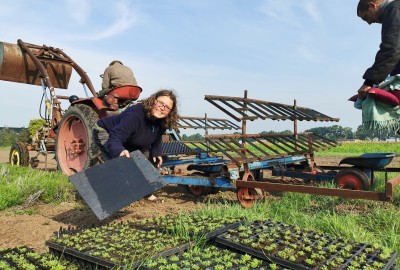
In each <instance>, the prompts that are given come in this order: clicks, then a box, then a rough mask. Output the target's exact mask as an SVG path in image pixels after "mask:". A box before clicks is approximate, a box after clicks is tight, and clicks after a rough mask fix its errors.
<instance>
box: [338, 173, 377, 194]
mask: <svg viewBox="0 0 400 270" xmlns="http://www.w3.org/2000/svg"><path fill="white" fill-rule="evenodd" d="M335 183H336V185H337V186H338V187H340V188H344V189H352V190H368V189H369V186H370V183H369V178H368V176H367V175H366V174H365V173H364V172H363V171H361V170H360V169H357V168H346V169H342V170H340V171H339V172H338V173H337V174H336V175H335Z"/></svg>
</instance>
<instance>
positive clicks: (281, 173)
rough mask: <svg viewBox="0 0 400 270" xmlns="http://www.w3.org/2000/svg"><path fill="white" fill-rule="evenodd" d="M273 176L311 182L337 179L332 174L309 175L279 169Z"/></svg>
mask: <svg viewBox="0 0 400 270" xmlns="http://www.w3.org/2000/svg"><path fill="white" fill-rule="evenodd" d="M272 175H273V176H287V177H293V178H301V179H305V180H309V181H331V180H333V179H334V178H335V175H336V173H335V174H332V173H317V174H312V173H307V172H303V171H300V170H287V169H284V170H281V169H279V168H277V169H273V170H272Z"/></svg>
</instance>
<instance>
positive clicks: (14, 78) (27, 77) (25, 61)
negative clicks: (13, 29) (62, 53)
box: [0, 42, 72, 89]
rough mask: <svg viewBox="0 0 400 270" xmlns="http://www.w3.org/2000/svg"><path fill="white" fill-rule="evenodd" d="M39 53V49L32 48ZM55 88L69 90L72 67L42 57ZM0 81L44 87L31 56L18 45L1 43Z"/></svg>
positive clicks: (65, 63) (41, 59)
mask: <svg viewBox="0 0 400 270" xmlns="http://www.w3.org/2000/svg"><path fill="white" fill-rule="evenodd" d="M31 50H32V51H33V52H34V53H38V52H39V49H38V48H31ZM40 61H41V62H42V64H43V65H44V67H45V68H46V70H47V73H48V76H49V80H50V81H51V82H52V85H53V87H55V88H61V89H67V88H68V83H69V80H70V78H71V73H72V67H71V65H70V64H69V63H67V62H61V61H57V60H55V59H51V58H45V57H40ZM0 80H4V81H10V82H17V83H26V84H33V85H42V83H41V74H40V72H39V69H38V68H37V67H36V66H35V64H34V62H33V61H32V59H31V58H30V57H29V55H28V54H27V53H26V52H25V51H24V50H22V49H21V47H20V46H19V45H17V44H11V43H6V42H0Z"/></svg>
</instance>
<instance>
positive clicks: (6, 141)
mask: <svg viewBox="0 0 400 270" xmlns="http://www.w3.org/2000/svg"><path fill="white" fill-rule="evenodd" d="M41 125H42V123H40V121H39V120H32V121H31V122H30V125H29V127H28V128H6V127H4V128H0V147H8V146H11V145H12V144H13V143H15V142H17V141H20V142H24V143H29V142H30V141H31V137H32V136H33V135H34V133H35V130H37V128H38V126H41ZM304 132H313V133H314V134H317V135H319V136H322V137H325V138H328V139H331V140H334V141H340V140H354V139H358V140H374V139H377V140H380V141H385V140H387V139H390V138H394V137H395V136H396V137H399V134H389V133H388V132H383V131H375V132H370V131H365V130H363V128H362V126H358V128H357V130H356V131H354V132H353V130H352V129H351V128H350V127H342V126H339V125H333V126H330V127H316V128H310V129H307V130H305V131H304ZM235 133H236V134H239V133H238V132H235ZM282 133H283V134H292V133H293V132H292V131H290V130H284V131H272V130H271V131H262V132H260V133H259V134H282ZM182 140H186V141H193V140H204V135H201V134H200V133H196V134H193V135H186V134H183V135H182Z"/></svg>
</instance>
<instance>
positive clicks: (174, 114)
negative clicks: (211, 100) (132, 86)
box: [141, 89, 179, 129]
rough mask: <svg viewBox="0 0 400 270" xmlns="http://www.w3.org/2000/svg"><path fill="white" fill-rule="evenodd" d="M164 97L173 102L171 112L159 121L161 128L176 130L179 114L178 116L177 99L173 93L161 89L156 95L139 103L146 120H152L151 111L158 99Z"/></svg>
mask: <svg viewBox="0 0 400 270" xmlns="http://www.w3.org/2000/svg"><path fill="white" fill-rule="evenodd" d="M161 96H165V97H169V98H170V99H171V100H172V101H173V103H174V104H173V105H172V108H171V111H170V112H169V114H168V115H167V117H165V118H163V119H161V121H162V122H161V126H162V127H163V128H166V129H173V128H176V124H177V122H178V118H179V114H178V109H177V107H178V104H177V99H176V95H175V93H174V91H172V90H166V89H161V90H159V91H157V92H156V93H154V94H152V95H151V96H150V97H148V98H146V99H145V100H143V101H142V102H141V103H142V104H143V107H144V111H145V115H146V118H147V119H152V118H153V116H152V115H151V109H152V108H153V105H154V103H155V101H156V99H157V98H158V97H161Z"/></svg>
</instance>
